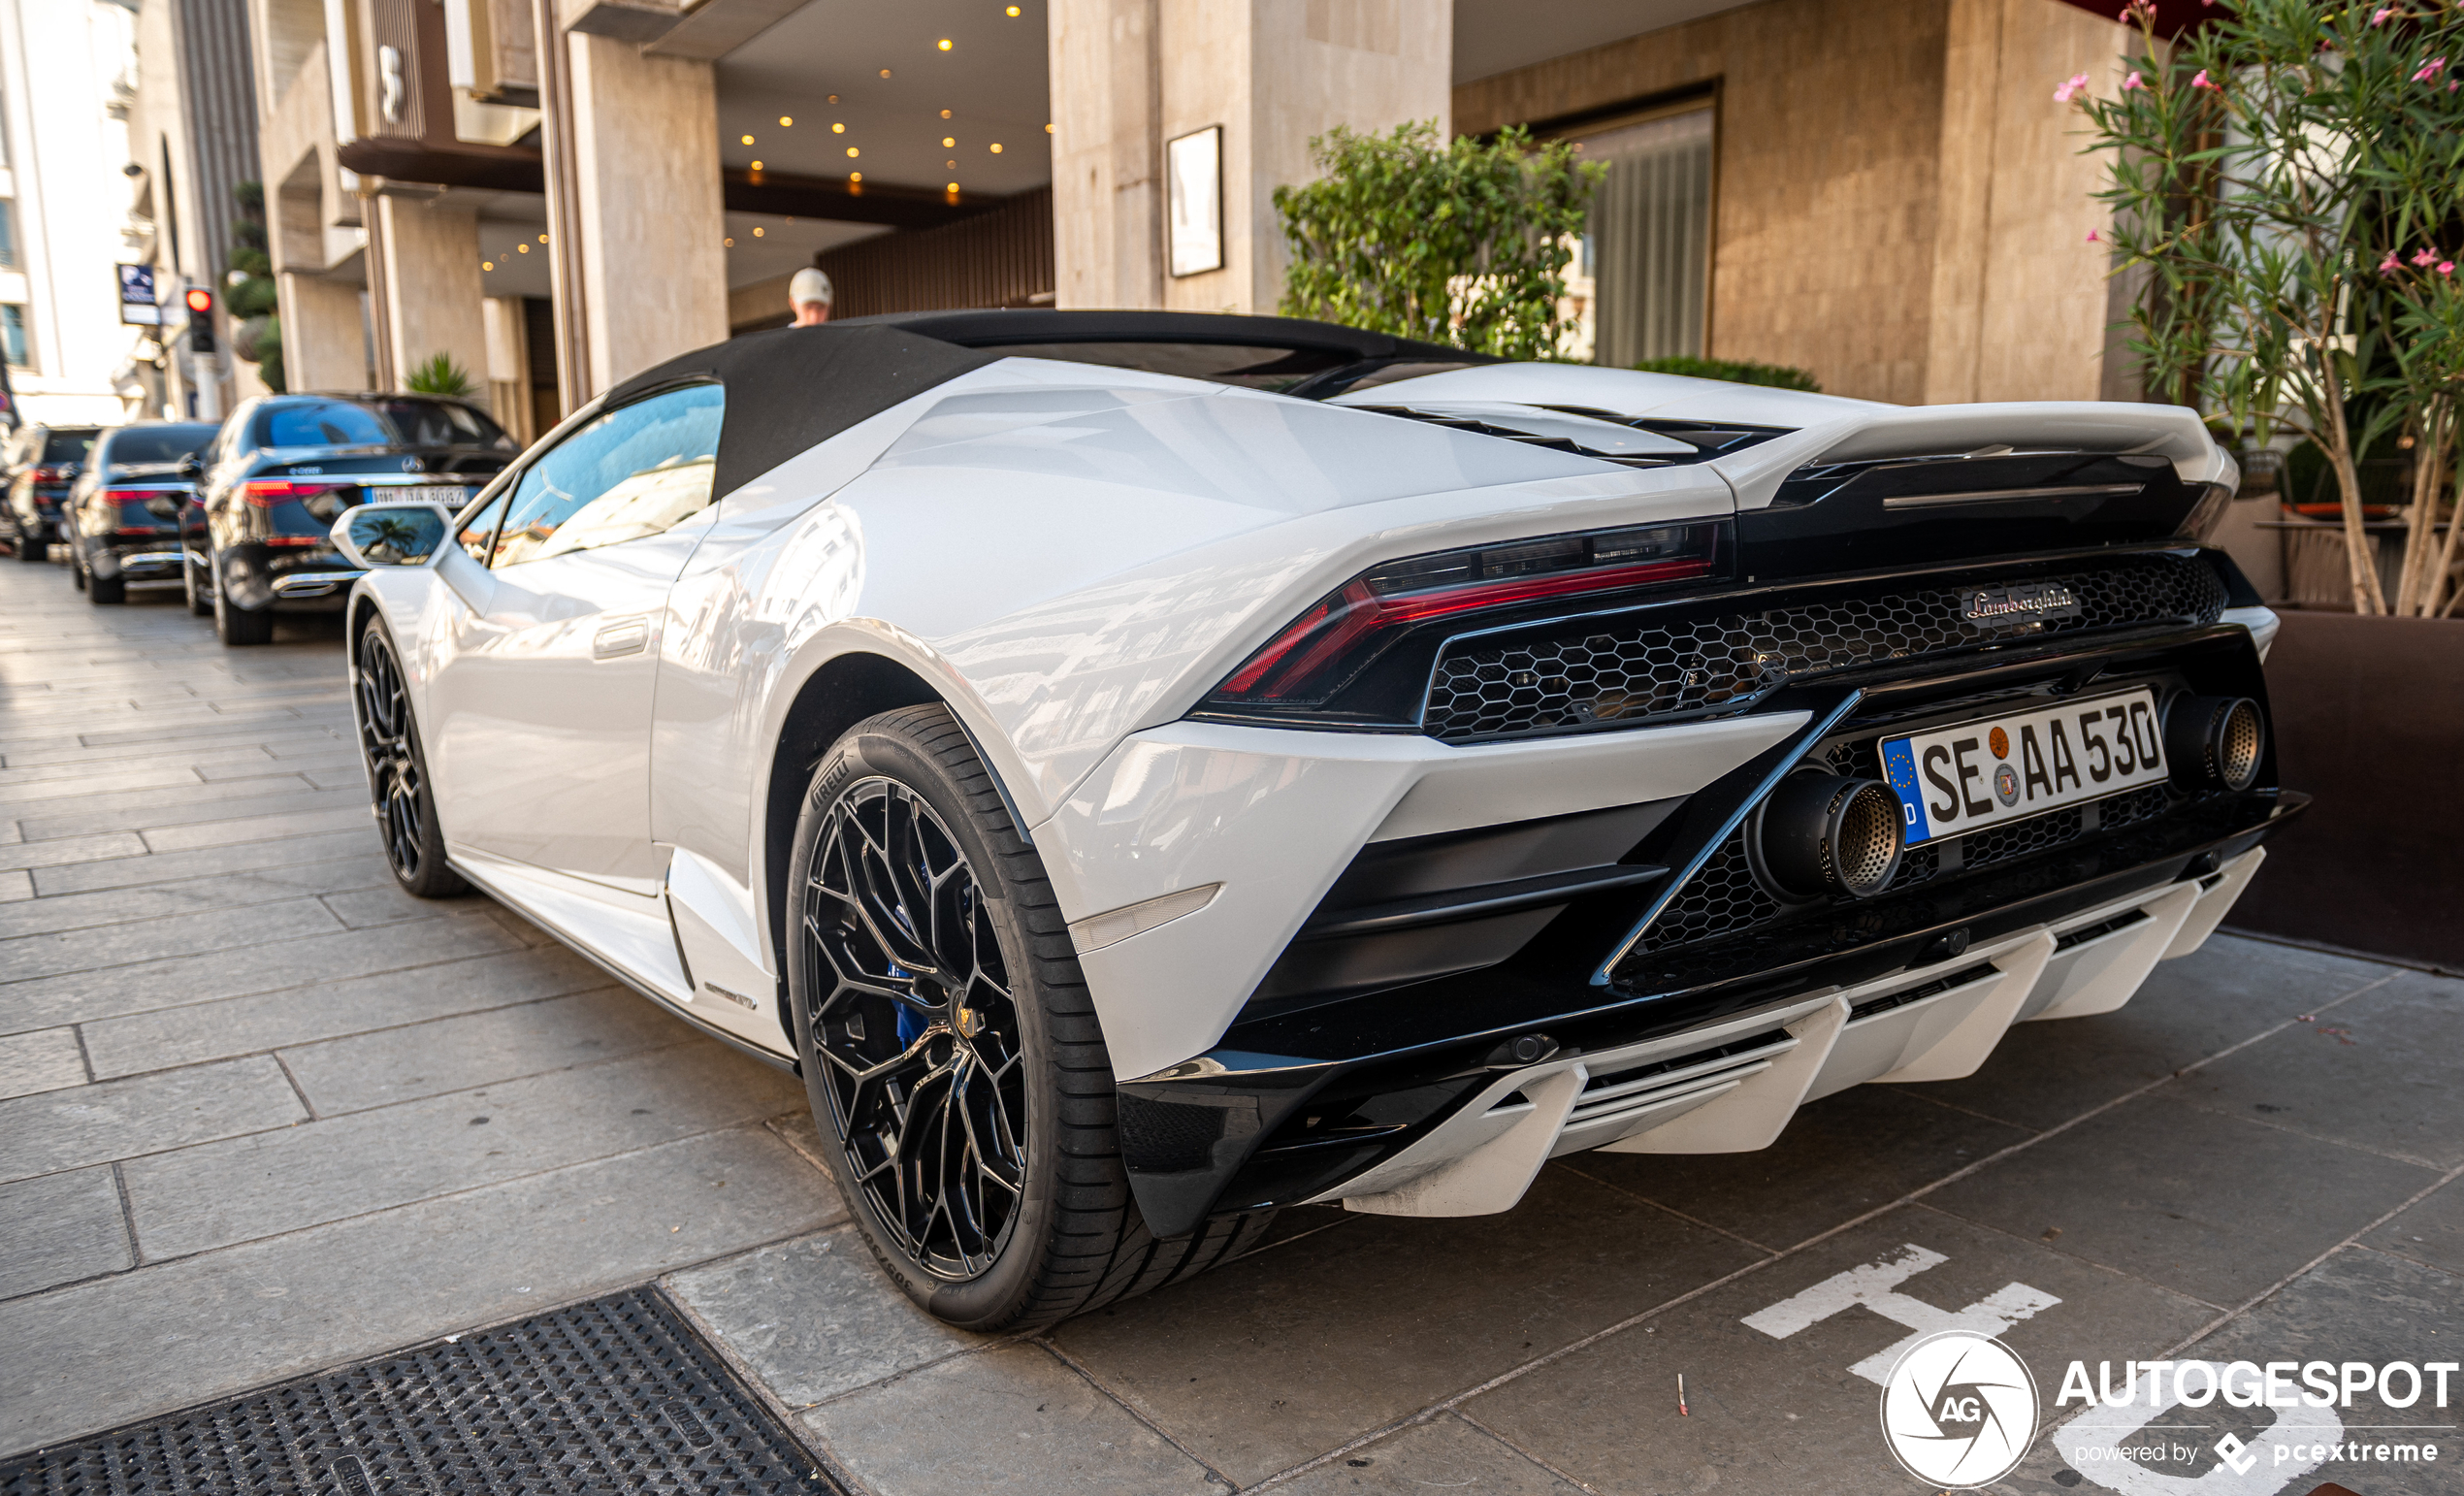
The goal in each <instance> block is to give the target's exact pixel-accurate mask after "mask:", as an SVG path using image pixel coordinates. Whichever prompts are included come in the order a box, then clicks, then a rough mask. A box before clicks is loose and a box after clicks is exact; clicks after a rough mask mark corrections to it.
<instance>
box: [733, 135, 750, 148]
mask: <svg viewBox="0 0 2464 1496" xmlns="http://www.w3.org/2000/svg"><path fill="white" fill-rule="evenodd" d="M736 142H737V144H739V145H744V146H750V145H752V144H753V137H752V136H750V135H739V136H737V137H736Z"/></svg>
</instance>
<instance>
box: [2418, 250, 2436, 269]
mask: <svg viewBox="0 0 2464 1496" xmlns="http://www.w3.org/2000/svg"><path fill="white" fill-rule="evenodd" d="M2437 258H2438V254H2437V252H2436V251H2434V250H2429V249H2420V250H2415V252H2414V255H2413V263H2414V264H2415V265H2420V266H2427V265H2428V264H2429V263H2430V262H2431V261H2432V260H2435V259H2437Z"/></svg>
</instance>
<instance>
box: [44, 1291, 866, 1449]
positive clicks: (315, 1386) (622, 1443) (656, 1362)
mask: <svg viewBox="0 0 2464 1496" xmlns="http://www.w3.org/2000/svg"><path fill="white" fill-rule="evenodd" d="M835 1489H836V1487H834V1486H832V1485H830V1484H829V1482H828V1481H827V1480H826V1479H825V1478H824V1477H823V1475H822V1473H821V1471H820V1470H819V1468H818V1467H816V1466H815V1464H814V1463H813V1460H812V1458H811V1456H809V1455H808V1454H806V1453H805V1452H804V1450H803V1449H802V1448H800V1447H798V1446H797V1445H796V1443H795V1442H794V1439H793V1438H791V1437H790V1436H789V1435H788V1434H787V1432H786V1431H785V1430H784V1429H782V1428H781V1427H780V1426H779V1425H778V1424H777V1422H775V1421H774V1420H773V1419H772V1418H771V1417H770V1416H769V1415H768V1414H767V1413H766V1412H764V1411H763V1410H762V1407H761V1405H760V1404H758V1403H757V1402H755V1401H754V1399H753V1396H752V1394H751V1393H749V1392H747V1391H746V1390H744V1388H743V1387H742V1386H741V1385H739V1384H738V1383H737V1382H735V1381H734V1380H733V1378H731V1377H730V1376H729V1374H728V1373H727V1371H725V1370H724V1369H723V1368H722V1367H721V1365H720V1364H719V1360H718V1356H717V1355H716V1353H715V1352H713V1351H712V1350H710V1349H709V1348H708V1347H707V1346H705V1345H704V1344H702V1342H701V1341H700V1340H699V1339H698V1337H697V1336H696V1335H695V1334H694V1333H693V1332H692V1331H691V1330H690V1329H688V1328H686V1326H685V1324H684V1323H683V1321H682V1320H681V1319H680V1318H679V1317H677V1315H676V1313H675V1311H674V1310H673V1309H671V1308H669V1307H668V1305H667V1304H666V1303H665V1300H664V1299H663V1298H661V1296H660V1295H659V1293H658V1292H657V1290H655V1289H651V1288H637V1289H634V1290H632V1291H631V1292H627V1293H620V1294H615V1295H612V1296H610V1297H607V1298H602V1299H598V1300H595V1301H593V1302H591V1303H587V1304H577V1305H574V1306H572V1307H570V1308H567V1309H562V1310H558V1311H556V1312H555V1313H553V1314H545V1315H539V1316H536V1317H533V1318H529V1319H525V1320H523V1321H522V1322H520V1323H519V1324H511V1325H506V1326H504V1327H503V1328H501V1329H496V1330H490V1331H486V1332H484V1333H481V1334H475V1335H465V1336H463V1337H461V1339H460V1341H459V1342H458V1343H455V1344H439V1345H433V1346H428V1347H424V1348H422V1349H420V1350H409V1351H405V1352H403V1353H401V1354H398V1355H391V1356H386V1357H383V1358H381V1359H378V1360H375V1361H370V1362H367V1363H365V1364H363V1365H360V1366H354V1367H348V1368H345V1369H343V1370H341V1371H335V1372H325V1373H321V1374H319V1375H316V1376H312V1377H306V1378H302V1379H300V1380H299V1381H296V1382H285V1383H283V1384H282V1385H280V1386H276V1387H271V1388H266V1389H262V1390H259V1391H256V1392H250V1393H246V1394H243V1395H242V1396H240V1397H237V1398H233V1399H230V1400H229V1401H226V1402H223V1403H218V1404H215V1405H213V1406H211V1407H208V1408H202V1409H197V1410H193V1411H191V1412H188V1413H182V1414H175V1415H172V1416H170V1417H166V1418H158V1419H155V1420H154V1421H152V1422H149V1423H143V1424H139V1425H136V1426H134V1427H130V1428H123V1429H119V1430H116V1431H114V1432H113V1433H109V1434H102V1435H98V1436H96V1437H94V1438H91V1439H87V1440H83V1441H81V1442H80V1443H77V1444H73V1445H66V1446H62V1447H56V1448H52V1449H49V1450H44V1451H41V1452H39V1453H36V1454H34V1455H31V1456H28V1457H26V1458H23V1459H20V1460H16V1461H13V1462H8V1463H5V1464H0V1496H37V1493H42V1496H120V1493H132V1496H133V1493H140V1492H144V1493H153V1492H165V1493H168V1492H175V1491H177V1492H199V1493H205V1492H211V1493H213V1496H237V1493H274V1492H280V1493H284V1496H292V1493H298V1496H308V1493H316V1496H325V1493H331V1492H340V1493H348V1496H359V1493H371V1496H373V1493H376V1492H387V1493H393V1496H401V1493H405V1492H431V1493H443V1492H452V1493H455V1496H482V1493H490V1492H504V1493H514V1492H520V1493H523V1496H565V1493H572V1496H581V1493H585V1492H589V1493H610V1496H612V1493H614V1492H618V1491H673V1492H693V1493H695V1496H704V1493H725V1496H773V1493H776V1496H786V1493H790V1492H795V1493H813V1492H827V1491H833V1490H835Z"/></svg>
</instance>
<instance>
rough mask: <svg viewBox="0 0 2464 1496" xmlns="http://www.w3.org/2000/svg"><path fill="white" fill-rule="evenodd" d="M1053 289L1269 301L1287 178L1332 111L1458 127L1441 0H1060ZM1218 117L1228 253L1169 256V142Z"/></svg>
mask: <svg viewBox="0 0 2464 1496" xmlns="http://www.w3.org/2000/svg"><path fill="white" fill-rule="evenodd" d="M1050 37H1051V52H1050V56H1051V68H1052V80H1053V100H1054V105H1053V107H1054V140H1053V213H1054V253H1055V256H1056V269H1057V272H1058V305H1060V306H1063V307H1157V306H1161V307H1168V308H1173V309H1182V310H1190V311H1265V312H1271V311H1273V310H1274V309H1275V308H1276V304H1277V303H1278V302H1279V301H1281V297H1282V292H1283V244H1282V231H1281V227H1280V225H1279V221H1278V219H1277V217H1276V214H1275V205H1274V191H1275V188H1276V186H1277V185H1278V184H1281V183H1286V182H1303V181H1307V180H1309V179H1311V178H1312V177H1313V176H1314V175H1315V173H1314V171H1313V168H1312V167H1311V165H1310V160H1309V142H1310V138H1311V137H1312V136H1315V135H1319V134H1322V133H1324V132H1325V131H1326V130H1328V129H1329V128H1331V127H1333V126H1335V125H1337V124H1347V125H1350V126H1351V127H1352V128H1354V129H1358V130H1385V129H1390V128H1392V127H1393V126H1395V125H1397V124H1400V123H1402V122H1404V121H1405V120H1409V119H1434V120H1436V121H1437V123H1438V127H1439V128H1440V129H1441V130H1444V129H1446V128H1447V127H1448V123H1449V118H1448V116H1449V115H1450V114H1451V112H1452V99H1451V93H1450V90H1449V88H1448V86H1447V82H1446V78H1447V73H1448V70H1449V68H1450V66H1451V60H1452V45H1453V7H1452V5H1451V4H1448V3H1446V0H1053V4H1052V7H1051V11H1050ZM1210 125H1220V126H1222V127H1223V236H1224V244H1223V251H1224V253H1223V268H1222V269H1220V270H1216V271H1209V272H1205V273H1203V274H1200V275H1195V276H1179V277H1175V276H1168V275H1166V274H1165V273H1164V244H1163V241H1164V234H1165V229H1166V225H1165V222H1164V217H1165V212H1166V208H1165V184H1164V180H1163V170H1164V168H1163V143H1164V142H1166V141H1168V140H1172V139H1174V138H1176V137H1179V136H1182V135H1186V134H1188V133H1190V132H1191V131H1194V130H1203V129H1205V128H1207V127H1208V126H1210Z"/></svg>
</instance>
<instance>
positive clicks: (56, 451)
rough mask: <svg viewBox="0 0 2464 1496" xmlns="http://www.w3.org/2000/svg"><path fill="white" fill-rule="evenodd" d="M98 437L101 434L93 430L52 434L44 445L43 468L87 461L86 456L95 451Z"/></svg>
mask: <svg viewBox="0 0 2464 1496" xmlns="http://www.w3.org/2000/svg"><path fill="white" fill-rule="evenodd" d="M97 435H99V433H98V432H96V431H94V430H92V429H88V430H85V431H55V432H53V433H51V435H50V438H49V439H48V440H46V441H45V442H44V443H43V466H45V467H47V468H51V467H57V466H58V465H59V464H61V463H81V462H83V461H85V454H86V453H87V452H90V451H92V450H93V449H94V439H95V437H96V436H97Z"/></svg>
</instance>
